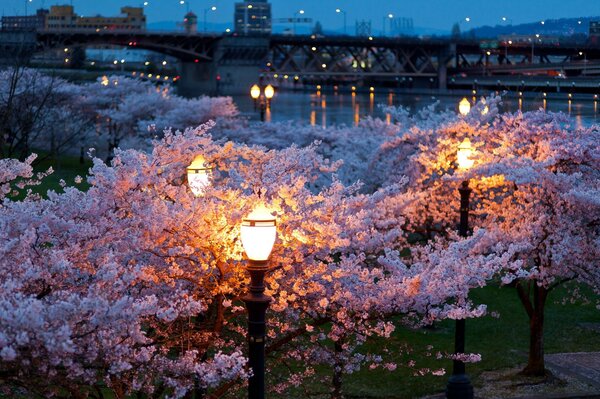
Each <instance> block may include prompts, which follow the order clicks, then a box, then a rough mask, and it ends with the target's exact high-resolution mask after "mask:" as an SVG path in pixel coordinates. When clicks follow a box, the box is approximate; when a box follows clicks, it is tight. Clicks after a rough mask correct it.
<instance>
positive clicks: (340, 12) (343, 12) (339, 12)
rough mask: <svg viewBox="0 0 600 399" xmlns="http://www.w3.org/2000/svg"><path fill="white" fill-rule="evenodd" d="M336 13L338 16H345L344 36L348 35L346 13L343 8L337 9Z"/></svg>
mask: <svg viewBox="0 0 600 399" xmlns="http://www.w3.org/2000/svg"><path fill="white" fill-rule="evenodd" d="M335 12H336V13H338V14H343V15H344V35H345V34H347V32H346V11H344V10H342V9H341V8H336V9H335Z"/></svg>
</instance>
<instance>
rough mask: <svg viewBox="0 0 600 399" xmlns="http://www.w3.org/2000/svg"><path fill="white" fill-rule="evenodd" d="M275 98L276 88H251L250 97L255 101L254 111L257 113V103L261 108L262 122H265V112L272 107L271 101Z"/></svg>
mask: <svg viewBox="0 0 600 399" xmlns="http://www.w3.org/2000/svg"><path fill="white" fill-rule="evenodd" d="M273 96H275V88H274V87H273V86H271V85H270V84H269V85H267V86H266V87H265V88H264V89H263V90H261V88H260V86H259V85H257V84H255V85H253V86H252V87H251V88H250V97H252V99H253V100H254V110H255V111H256V105H257V103H258V104H259V106H260V120H261V122H264V121H265V112H266V110H267V109H270V107H271V99H272V98H273Z"/></svg>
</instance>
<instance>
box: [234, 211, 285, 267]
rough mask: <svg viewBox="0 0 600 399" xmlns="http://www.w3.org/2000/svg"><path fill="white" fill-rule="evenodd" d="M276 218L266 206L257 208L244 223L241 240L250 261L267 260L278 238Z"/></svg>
mask: <svg viewBox="0 0 600 399" xmlns="http://www.w3.org/2000/svg"><path fill="white" fill-rule="evenodd" d="M276 224H277V223H276V220H275V216H273V215H272V212H271V211H270V210H269V209H267V207H266V206H265V205H264V204H260V205H259V206H257V207H256V208H255V209H254V210H253V211H252V213H250V215H248V216H247V217H246V218H245V219H244V220H243V221H242V228H241V240H242V246H243V247H244V251H245V252H246V256H247V257H248V259H250V260H258V261H260V260H267V259H269V256H270V255H271V250H272V249H273V244H274V243H275V238H276V237H277V228H276Z"/></svg>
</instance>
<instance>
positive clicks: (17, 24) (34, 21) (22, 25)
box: [0, 8, 49, 31]
mask: <svg viewBox="0 0 600 399" xmlns="http://www.w3.org/2000/svg"><path fill="white" fill-rule="evenodd" d="M48 12H49V11H48V10H46V9H43V8H40V9H39V10H37V12H36V13H35V14H34V15H18V16H3V17H2V19H1V20H0V22H1V24H2V30H19V31H23V30H26V31H34V30H42V29H44V27H45V25H46V16H47V15H48Z"/></svg>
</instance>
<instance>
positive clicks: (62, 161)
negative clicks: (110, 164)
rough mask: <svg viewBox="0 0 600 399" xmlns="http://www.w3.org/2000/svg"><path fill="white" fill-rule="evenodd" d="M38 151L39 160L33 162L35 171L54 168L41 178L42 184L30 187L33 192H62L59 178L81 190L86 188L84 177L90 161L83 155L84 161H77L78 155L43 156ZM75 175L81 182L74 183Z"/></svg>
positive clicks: (44, 193)
mask: <svg viewBox="0 0 600 399" xmlns="http://www.w3.org/2000/svg"><path fill="white" fill-rule="evenodd" d="M37 153H38V159H40V161H39V162H35V163H34V171H35V172H45V171H46V170H48V168H49V167H52V169H54V173H52V174H51V175H49V176H48V177H46V178H45V179H43V180H42V184H40V185H39V186H34V187H32V188H31V189H32V190H33V192H35V193H39V194H42V195H44V196H45V195H46V192H47V191H48V190H54V191H57V192H62V188H61V186H60V180H61V179H62V180H64V181H65V182H66V183H67V186H76V187H78V188H79V189H81V190H86V189H87V188H88V187H89V185H88V184H87V182H86V181H85V177H86V176H87V175H88V173H89V172H88V170H89V168H91V167H92V161H91V160H90V159H89V158H87V157H85V160H84V163H83V164H82V163H80V162H79V157H70V156H61V157H59V158H56V159H51V158H49V157H48V158H46V159H42V158H44V154H43V153H41V152H37ZM36 161H37V160H36ZM76 176H81V177H82V178H83V182H82V183H81V184H75V182H74V179H75V177H76Z"/></svg>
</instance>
